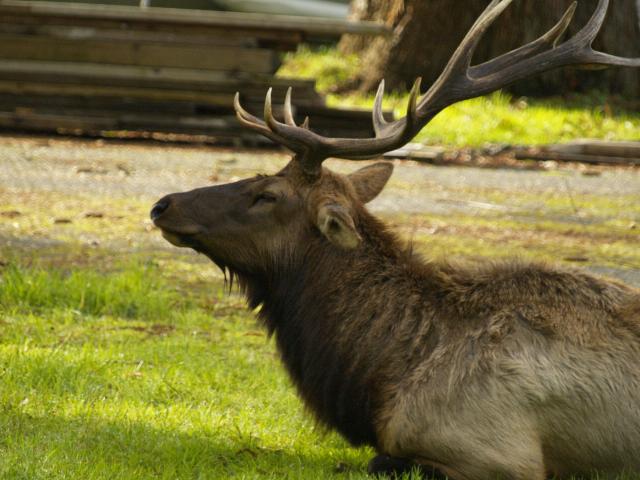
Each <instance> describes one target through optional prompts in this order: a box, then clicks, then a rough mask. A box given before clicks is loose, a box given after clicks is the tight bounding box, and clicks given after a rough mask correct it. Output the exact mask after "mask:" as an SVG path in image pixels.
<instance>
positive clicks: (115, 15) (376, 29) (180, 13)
mask: <svg viewBox="0 0 640 480" xmlns="http://www.w3.org/2000/svg"><path fill="white" fill-rule="evenodd" d="M2 13H4V14H25V15H30V16H41V17H55V16H58V17H59V16H64V17H67V18H71V17H75V18H85V19H94V20H117V21H127V22H147V23H149V22H152V23H155V24H157V25H163V24H174V25H175V24H181V25H199V26H209V27H224V28H226V29H228V30H233V29H236V28H240V29H245V30H246V29H258V30H264V29H269V30H293V31H300V32H304V33H305V34H307V35H312V36H328V37H338V36H340V35H342V34H344V33H351V34H358V35H385V34H390V33H391V30H390V29H389V28H388V27H387V26H385V25H383V24H380V23H377V22H354V21H349V20H335V19H324V18H311V17H296V16H287V15H264V14H254V13H236V12H217V11H209V10H187V9H178V8H154V7H149V8H144V9H141V8H138V7H128V6H119V5H84V4H75V3H63V2H37V1H21V0H0V14H2Z"/></svg>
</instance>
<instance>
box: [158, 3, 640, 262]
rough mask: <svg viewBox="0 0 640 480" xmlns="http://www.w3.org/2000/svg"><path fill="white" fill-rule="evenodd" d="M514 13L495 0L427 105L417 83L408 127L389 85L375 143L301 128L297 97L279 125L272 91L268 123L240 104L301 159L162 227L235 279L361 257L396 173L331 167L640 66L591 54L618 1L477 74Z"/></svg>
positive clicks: (161, 221)
mask: <svg viewBox="0 0 640 480" xmlns="http://www.w3.org/2000/svg"><path fill="white" fill-rule="evenodd" d="M510 3H511V0H493V1H492V2H491V3H490V4H489V6H488V7H487V8H486V10H485V11H484V12H483V14H482V15H481V16H480V17H479V18H478V20H477V21H476V22H475V23H474V25H473V26H472V27H471V29H470V31H469V32H468V33H467V35H466V36H465V38H464V39H463V41H462V43H461V44H460V46H459V47H458V48H457V49H456V51H455V52H454V54H453V56H452V57H451V59H450V60H449V62H448V64H447V66H446V67H445V69H444V71H443V73H442V74H441V75H440V77H439V78H438V80H436V82H435V83H434V84H433V85H432V86H431V87H430V88H429V89H428V90H427V92H426V93H425V94H424V95H422V96H421V92H420V79H418V80H416V82H415V84H414V85H413V88H412V89H411V93H410V95H409V101H408V106H407V111H406V116H405V117H403V118H401V119H399V120H397V121H393V122H387V121H385V119H384V118H383V116H382V98H383V95H384V81H383V82H381V84H380V87H379V89H378V93H377V95H376V99H375V102H374V108H373V126H374V131H375V137H373V138H367V139H352V138H327V137H323V136H320V135H318V134H316V133H314V132H313V131H311V130H310V129H309V122H308V119H305V121H304V123H302V124H301V125H296V123H295V121H294V117H293V113H292V107H291V90H290V89H289V91H288V92H287V95H286V98H285V105H284V122H280V121H278V120H277V119H276V118H275V117H274V115H273V112H272V107H271V90H269V92H268V93H267V96H266V100H265V106H264V119H263V120H262V119H259V118H257V117H255V116H253V115H251V114H250V113H248V112H247V111H245V110H244V109H243V108H242V106H241V105H240V101H239V95H238V94H236V97H235V101H234V107H235V111H236V114H237V117H238V119H239V121H240V122H241V123H242V124H243V125H244V126H245V127H247V128H249V129H252V130H254V131H257V132H258V133H260V134H262V135H264V136H266V137H268V138H270V139H271V140H273V141H275V142H276V143H279V144H281V145H283V146H285V147H287V148H288V149H289V150H291V151H292V152H293V153H294V156H293V158H292V159H291V161H290V162H289V164H288V165H287V166H286V167H285V168H284V169H283V170H281V171H280V172H279V173H277V174H275V175H268V176H257V177H254V178H249V179H246V180H242V181H239V182H236V183H231V184H227V185H220V186H213V187H207V188H201V189H197V190H193V191H190V192H186V193H176V194H172V195H168V196H166V197H164V198H163V199H161V200H160V201H159V202H157V203H156V204H155V206H154V207H153V209H152V211H151V218H152V219H153V221H154V223H155V224H156V225H157V226H158V227H160V229H161V230H162V232H163V235H164V236H165V238H166V239H167V240H169V241H170V242H171V243H173V244H175V245H178V246H188V247H192V248H194V249H196V250H198V251H200V252H202V253H205V254H206V255H208V256H209V257H210V258H211V259H212V260H214V261H215V262H216V263H218V264H219V265H221V266H223V267H225V266H227V267H229V268H230V269H232V271H240V272H258V271H262V270H264V269H267V268H272V266H273V263H274V262H273V260H274V259H278V258H280V259H283V258H287V257H289V256H291V255H292V254H294V253H295V251H296V249H299V248H301V246H303V245H305V243H306V242H308V241H310V240H313V239H315V240H318V241H325V242H326V243H327V246H328V247H330V248H336V249H342V250H353V249H357V248H359V246H360V245H361V244H362V243H363V241H362V238H363V232H362V230H361V223H362V218H363V215H365V210H364V207H363V205H364V204H365V203H367V202H368V201H370V200H372V199H373V198H374V197H376V195H378V193H380V191H381V190H382V188H383V187H384V185H385V184H386V182H387V180H388V178H389V176H390V175H391V171H392V167H391V165H389V164H385V163H378V164H374V165H372V166H368V167H365V168H363V169H361V170H358V171H356V172H355V173H353V174H351V175H346V176H344V175H339V174H336V173H333V172H331V171H329V170H327V169H326V168H323V167H322V162H323V161H324V160H325V159H327V158H329V157H338V158H344V159H351V160H361V159H368V158H373V157H376V156H378V155H380V154H382V153H384V152H387V151H390V150H392V149H395V148H399V147H400V146H402V145H404V144H405V143H406V142H408V141H409V140H411V139H412V138H413V137H414V136H415V135H416V134H417V133H418V132H419V131H420V129H421V128H422V127H424V126H425V125H426V124H427V123H428V122H429V121H430V120H431V119H432V118H433V117H434V116H435V115H436V114H438V113H439V112H440V111H441V110H443V109H444V108H445V107H447V106H449V105H451V104H453V103H455V102H458V101H461V100H464V99H468V98H472V97H476V96H479V95H483V94H486V93H489V92H492V91H494V90H497V89H499V88H501V87H504V86H506V85H509V84H511V83H513V82H515V81H517V80H520V79H523V78H525V77H529V76H531V75H534V74H537V73H540V72H543V71H546V70H550V69H553V68H557V67H560V66H564V65H588V66H594V65H595V66H608V65H621V66H640V59H628V58H621V57H616V56H612V55H608V54H605V53H601V52H597V51H594V50H593V49H592V47H591V44H592V42H593V40H594V38H595V36H596V35H597V33H598V31H599V29H600V27H601V25H602V23H603V21H604V18H605V15H606V11H607V7H608V0H600V1H599V4H598V7H597V9H596V12H595V13H594V15H593V16H592V17H591V19H590V21H589V22H588V23H587V25H586V26H585V27H584V28H583V29H582V30H581V31H580V32H579V33H578V34H577V35H575V36H574V37H572V38H570V39H568V40H567V41H565V42H564V43H559V39H560V37H561V36H562V35H563V33H564V32H565V30H566V28H567V26H568V25H569V23H570V22H571V19H572V17H573V13H574V11H575V8H576V3H575V2H574V3H573V4H572V5H571V6H570V7H569V8H568V10H567V11H566V13H565V14H564V16H563V17H562V19H561V20H560V21H559V22H558V23H557V24H556V25H555V26H554V27H553V28H552V29H551V30H549V31H548V32H547V33H546V34H544V35H543V36H541V37H540V38H538V39H537V40H535V41H533V42H531V43H529V44H527V45H524V46H522V47H520V48H517V49H515V50H513V51H511V52H508V53H505V54H504V55H501V56H499V57H497V58H494V59H492V60H489V61H487V62H485V63H482V64H479V65H475V66H471V59H472V56H473V52H474V50H475V48H476V46H477V44H478V42H479V41H480V39H481V37H482V35H483V34H484V32H485V31H486V30H487V29H488V28H489V26H490V25H491V24H492V23H493V21H494V20H495V19H496V18H497V17H498V16H499V15H500V13H501V12H502V11H503V10H504V9H505V8H506V7H507V6H508V5H509V4H510ZM276 263H277V262H276Z"/></svg>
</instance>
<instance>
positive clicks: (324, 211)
mask: <svg viewBox="0 0 640 480" xmlns="http://www.w3.org/2000/svg"><path fill="white" fill-rule="evenodd" d="M318 228H319V229H320V231H321V232H322V233H323V234H324V236H325V237H327V239H328V240H329V241H330V242H331V243H333V244H335V245H337V246H339V247H341V248H344V249H346V250H351V249H354V248H356V247H357V246H358V245H359V244H360V240H362V238H361V237H360V234H358V231H357V230H356V226H355V224H354V223H353V218H352V217H351V215H349V212H347V210H346V209H345V208H344V207H342V206H340V205H338V204H336V203H329V204H326V205H323V206H322V207H320V210H318Z"/></svg>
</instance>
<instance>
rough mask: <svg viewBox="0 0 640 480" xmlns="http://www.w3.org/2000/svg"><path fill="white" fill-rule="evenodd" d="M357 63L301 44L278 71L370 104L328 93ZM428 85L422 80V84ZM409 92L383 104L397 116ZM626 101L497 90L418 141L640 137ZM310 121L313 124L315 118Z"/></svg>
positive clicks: (441, 120) (348, 102)
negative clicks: (515, 95) (521, 94)
mask: <svg viewBox="0 0 640 480" xmlns="http://www.w3.org/2000/svg"><path fill="white" fill-rule="evenodd" d="M358 68H359V63H358V58H357V57H356V56H354V55H352V56H348V55H342V54H340V53H339V52H337V51H336V50H335V49H333V48H324V49H317V50H311V49H309V48H308V47H302V48H301V49H300V50H299V51H298V52H296V53H294V54H289V55H288V56H287V57H286V58H285V62H284V64H283V66H282V67H281V68H280V70H279V72H278V74H279V75H280V76H283V77H297V78H311V79H316V82H317V86H318V89H319V90H320V91H323V92H325V93H328V103H329V105H332V106H335V107H349V106H357V107H366V108H369V109H370V108H371V107H372V106H373V98H374V97H373V96H372V95H362V94H358V93H351V94H343V95H336V94H332V93H330V92H331V89H333V88H335V87H336V85H344V84H348V83H349V80H350V79H352V78H354V76H355V73H356V72H357V71H358ZM427 87H428V85H424V86H423V89H425V88H427ZM423 93H424V91H423ZM406 98H407V95H406V92H390V93H387V95H386V96H385V101H384V107H385V108H386V109H390V110H393V111H394V113H395V115H396V118H398V117H401V116H404V115H405V114H406ZM613 100H615V99H613ZM293 102H294V103H295V92H293ZM623 106H624V102H623V101H621V100H619V99H618V100H617V101H613V102H612V99H611V98H608V97H607V96H606V95H604V94H602V95H599V94H592V95H576V96H575V97H574V98H570V99H560V98H557V99H554V98H552V99H526V98H512V97H511V96H509V95H508V94H505V93H501V92H498V93H494V94H491V95H488V96H485V97H480V98H475V99H471V100H467V101H464V102H460V103H458V104H455V105H452V106H451V107H449V108H447V109H445V110H444V111H443V112H441V113H440V114H439V115H438V116H437V117H436V118H435V119H433V120H432V121H431V122H430V123H429V124H428V125H427V126H426V127H425V128H424V129H423V130H422V132H421V133H420V134H419V135H418V136H417V137H416V139H415V140H414V141H416V142H423V143H427V144H439V145H446V146H450V147H480V146H483V145H486V144H488V143H489V144H519V145H541V144H549V143H560V142H566V141H569V140H575V139H576V138H602V139H607V140H637V139H638V138H640V112H638V111H637V109H636V110H629V111H625V109H624V107H623ZM311 122H312V125H313V119H311Z"/></svg>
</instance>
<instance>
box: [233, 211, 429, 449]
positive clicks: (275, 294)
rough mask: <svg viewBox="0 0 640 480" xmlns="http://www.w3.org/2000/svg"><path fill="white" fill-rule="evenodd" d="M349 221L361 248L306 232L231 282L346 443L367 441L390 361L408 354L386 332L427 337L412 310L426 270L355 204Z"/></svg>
mask: <svg viewBox="0 0 640 480" xmlns="http://www.w3.org/2000/svg"><path fill="white" fill-rule="evenodd" d="M358 227H359V232H360V233H361V235H362V244H361V245H360V246H359V247H358V248H357V249H355V250H349V251H344V250H340V249H338V248H336V247H335V246H333V245H331V244H330V243H329V242H328V241H327V240H325V239H324V238H323V237H322V236H321V235H320V234H319V233H317V232H312V231H310V232H309V234H308V239H307V241H306V242H304V245H299V247H298V248H299V251H298V252H296V254H294V255H291V256H290V258H289V259H287V261H280V263H278V265H273V266H272V268H270V269H268V270H269V272H268V273H265V274H262V275H261V274H257V275H242V274H238V280H239V282H240V284H241V286H242V287H243V289H244V290H245V293H246V295H247V297H248V299H249V303H250V305H251V307H252V308H255V307H257V306H261V310H260V314H259V316H260V318H261V320H262V321H264V323H265V324H266V327H267V328H268V330H269V332H270V333H271V334H273V335H274V336H275V338H276V343H277V346H278V349H279V351H280V354H281V357H282V360H283V362H284V364H285V366H286V368H287V369H288V372H289V374H290V376H291V378H292V379H293V382H294V383H295V385H296V387H297V388H298V390H299V392H300V394H301V396H302V397H303V399H304V400H305V403H306V406H307V407H308V408H309V409H310V410H311V411H312V412H313V413H314V414H315V416H316V418H317V420H318V421H319V423H320V424H322V425H324V426H327V427H330V428H335V429H336V430H338V431H339V432H340V433H341V434H342V435H344V436H345V437H346V438H347V439H348V440H349V441H350V442H351V443H353V444H355V445H360V444H369V445H373V446H375V445H376V444H377V441H376V434H375V418H376V413H377V411H378V410H379V409H380V408H381V405H380V402H379V398H380V397H381V388H385V394H386V395H388V394H389V392H388V388H389V386H390V384H391V383H392V382H393V380H392V378H391V377H392V372H390V371H389V369H390V362H391V361H392V359H393V358H395V359H396V361H397V358H398V357H402V356H403V355H410V354H411V348H405V347H406V345H405V346H403V345H402V343H397V342H396V343H394V342H393V341H392V338H393V337H398V338H400V337H404V338H414V339H415V337H416V335H417V336H420V335H422V336H423V337H422V338H423V340H424V339H425V335H426V336H429V335H432V333H433V330H432V329H430V325H431V323H430V322H429V321H424V319H421V318H420V317H421V315H422V314H421V313H419V312H423V311H424V310H425V309H424V302H425V290H428V288H429V283H430V282H429V281H428V280H427V281H425V277H428V275H425V270H426V269H428V266H425V265H424V264H422V263H421V262H419V261H418V260H417V259H415V258H414V256H413V255H412V254H411V252H410V251H408V250H407V249H406V248H404V247H403V246H401V244H400V242H399V240H398V239H397V238H396V237H395V236H394V235H393V234H392V233H390V232H389V231H388V230H387V228H386V227H385V226H384V225H383V224H382V223H381V222H380V221H378V220H377V219H375V218H374V217H373V216H371V215H370V214H368V213H367V212H366V211H364V210H363V211H362V212H360V213H359V215H358ZM400 330H403V331H400ZM418 330H421V331H418ZM429 343H430V342H428V341H427V342H422V344H421V345H423V346H424V345H428V344H429ZM398 349H404V350H405V351H406V353H403V354H400V355H398V352H397V351H394V350H398ZM395 373H397V372H395ZM394 375H395V374H394Z"/></svg>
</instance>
